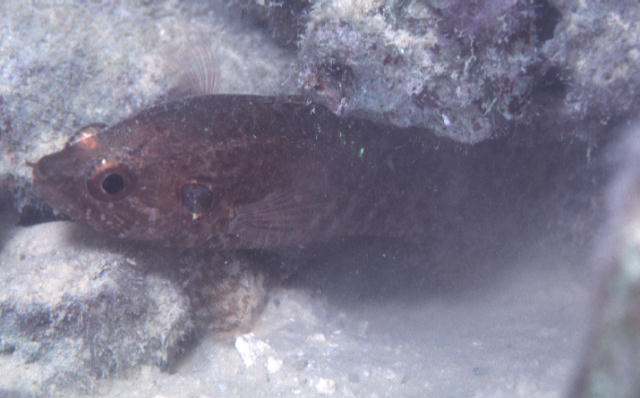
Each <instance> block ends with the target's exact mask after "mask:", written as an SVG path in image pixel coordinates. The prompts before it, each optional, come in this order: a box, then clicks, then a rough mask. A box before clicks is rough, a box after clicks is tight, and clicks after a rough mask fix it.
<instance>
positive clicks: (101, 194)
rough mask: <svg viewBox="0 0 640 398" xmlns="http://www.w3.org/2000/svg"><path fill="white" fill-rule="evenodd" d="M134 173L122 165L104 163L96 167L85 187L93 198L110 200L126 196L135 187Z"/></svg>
mask: <svg viewBox="0 0 640 398" xmlns="http://www.w3.org/2000/svg"><path fill="white" fill-rule="evenodd" d="M135 183H136V179H135V176H134V174H133V173H132V172H131V171H130V170H129V169H128V168H127V167H126V166H124V165H121V164H115V165H114V164H108V163H107V164H106V165H103V166H101V167H98V168H97V169H96V170H95V171H94V172H93V173H92V174H91V177H89V179H88V180H87V189H88V191H89V193H90V194H91V196H93V197H94V198H96V199H98V200H101V201H105V202H110V201H114V200H118V199H122V198H124V197H126V196H128V195H129V194H130V193H131V192H133V189H134V187H135Z"/></svg>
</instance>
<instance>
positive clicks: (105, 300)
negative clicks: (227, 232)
mask: <svg viewBox="0 0 640 398" xmlns="http://www.w3.org/2000/svg"><path fill="white" fill-rule="evenodd" d="M14 232H15V233H14V234H13V236H11V237H10V238H9V239H8V240H7V241H6V243H5V245H4V247H3V250H2V252H0V268H1V272H0V369H2V373H3V377H2V378H1V379H0V383H1V384H0V389H7V390H17V391H25V392H26V393H29V394H40V393H45V394H53V393H54V392H55V391H60V389H64V388H69V389H72V390H74V391H77V390H78V389H79V390H81V391H84V392H88V391H91V390H92V387H93V384H94V381H95V379H96V378H101V377H112V376H125V375H127V374H128V373H129V371H130V370H132V369H135V368H137V367H138V366H140V365H142V364H150V365H155V366H158V367H160V368H162V369H164V370H171V369H173V368H174V367H175V366H176V364H177V362H178V361H179V359H180V358H181V356H182V354H183V353H184V352H185V350H186V349H188V348H189V343H191V342H193V341H194V339H195V338H197V337H199V336H200V335H202V334H203V333H205V332H206V331H208V330H211V329H215V330H229V329H232V328H234V327H240V326H242V325H246V324H247V323H248V322H250V320H251V319H252V316H253V314H255V313H256V311H257V310H258V309H259V308H261V305H262V301H263V300H264V294H265V289H264V286H263V284H262V282H263V279H262V278H261V277H260V276H259V275H258V274H253V273H251V272H252V271H250V270H248V269H247V263H246V262H244V263H243V262H241V261H240V260H238V259H237V258H231V257H227V258H223V257H221V256H218V255H213V254H206V255H205V254H200V255H195V254H191V255H185V254H182V255H176V254H175V253H174V254H172V253H171V252H169V251H167V250H158V249H155V248H146V247H137V246H135V245H131V244H129V243H126V242H122V241H104V240H103V237H102V236H101V235H99V234H95V233H92V232H90V231H87V230H85V229H84V228H81V227H79V226H77V225H75V224H71V223H67V222H56V223H46V224H40V225H37V226H33V227H29V228H19V229H16V230H15V231H14Z"/></svg>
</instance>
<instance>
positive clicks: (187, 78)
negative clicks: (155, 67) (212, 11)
mask: <svg viewBox="0 0 640 398" xmlns="http://www.w3.org/2000/svg"><path fill="white" fill-rule="evenodd" d="M216 58H217V57H216V51H215V49H213V48H211V47H210V46H207V45H204V44H203V45H196V46H193V47H190V48H188V49H185V48H182V49H178V50H175V51H172V52H171V54H170V55H168V56H167V60H168V61H167V72H168V74H169V76H170V77H171V87H170V88H169V91H168V92H167V95H166V99H167V100H178V99H182V98H187V97H195V96H199V95H211V94H215V92H216V81H217V80H218V75H219V71H218V68H217V64H216V62H215V60H216Z"/></svg>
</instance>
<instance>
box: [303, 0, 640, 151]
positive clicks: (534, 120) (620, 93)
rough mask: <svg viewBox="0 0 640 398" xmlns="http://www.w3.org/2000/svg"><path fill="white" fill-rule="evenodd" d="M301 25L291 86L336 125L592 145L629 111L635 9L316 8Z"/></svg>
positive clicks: (536, 1)
mask: <svg viewBox="0 0 640 398" xmlns="http://www.w3.org/2000/svg"><path fill="white" fill-rule="evenodd" d="M306 18H308V25H307V29H306V31H305V33H304V34H303V35H302V36H301V39H300V54H299V64H300V65H299V66H300V73H299V85H300V86H301V87H304V88H305V89H307V90H309V91H310V92H311V93H312V94H313V96H314V97H315V99H316V100H317V101H319V102H322V103H323V104H325V105H327V106H328V107H330V108H331V109H332V110H334V111H335V112H338V113H342V114H363V115H367V116H369V117H373V118H376V119H379V120H382V121H385V122H390V123H393V124H396V125H400V126H408V125H412V126H423V127H425V128H427V129H429V130H431V131H433V132H435V133H436V134H438V135H440V136H446V137H450V138H452V139H454V140H458V141H461V142H467V143H476V142H479V141H482V140H485V139H489V138H492V137H495V136H497V135H500V134H505V133H510V132H512V131H514V130H515V131H516V132H517V133H520V134H538V133H539V132H540V130H541V129H542V130H549V129H551V130H553V133H554V134H556V135H558V136H559V137H562V136H567V135H577V136H580V137H582V138H585V139H594V138H597V136H598V135H600V134H606V128H607V126H609V127H610V126H611V124H612V122H615V121H617V120H619V119H620V118H624V117H625V116H627V115H629V114H631V113H632V112H633V111H635V110H637V109H638V103H639V101H638V93H639V87H640V74H639V73H638V72H639V68H640V63H639V62H638V60H639V57H640V23H639V21H640V5H639V4H638V3H637V2H632V1H614V2H601V1H554V0H497V1H495V0H494V1H489V0H475V1H462V0H453V1H449V0H447V1H420V0H410V1H341V0H321V1H317V2H315V3H314V4H313V6H312V7H311V8H310V12H309V14H308V16H306Z"/></svg>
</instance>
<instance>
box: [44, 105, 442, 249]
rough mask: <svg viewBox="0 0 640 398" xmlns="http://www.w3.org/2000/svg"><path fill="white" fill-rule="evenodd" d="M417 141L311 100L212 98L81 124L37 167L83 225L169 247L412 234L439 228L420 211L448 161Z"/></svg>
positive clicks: (47, 193)
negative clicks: (427, 154)
mask: <svg viewBox="0 0 640 398" xmlns="http://www.w3.org/2000/svg"><path fill="white" fill-rule="evenodd" d="M396 130H397V129H396ZM414 136H415V135H414V134H411V133H410V132H409V131H407V130H402V129H400V130H398V131H394V132H393V133H391V132H389V129H387V128H384V127H381V126H379V125H377V124H375V123H372V122H368V121H365V120H361V119H345V118H339V117H337V116H335V115H334V114H332V113H331V112H329V111H328V110H327V109H326V108H324V107H322V106H319V105H316V104H313V103H311V102H310V101H307V100H305V99H303V98H300V97H266V96H251V95H205V96H198V97H190V98H186V99H183V100H179V101H176V102H169V103H166V104H162V105H159V106H155V107H152V108H149V109H146V110H144V111H142V112H140V113H138V114H137V115H135V116H133V117H131V118H128V119H125V120H123V121H121V122H119V123H116V124H114V125H113V126H111V127H105V126H102V125H90V126H87V127H85V128H83V129H81V130H80V131H79V132H77V133H76V134H75V135H74V136H73V137H72V138H71V139H70V140H69V142H68V144H67V146H66V147H65V148H64V149H63V150H61V151H59V152H56V153H54V154H51V155H47V156H45V157H43V158H42V159H40V160H39V161H38V162H37V164H36V165H35V167H34V185H35V189H36V192H37V193H38V194H39V196H40V197H42V198H43V199H44V200H45V201H46V202H48V203H49V204H50V205H51V206H52V207H53V208H55V209H56V210H58V211H60V212H62V213H65V214H67V215H69V216H70V217H71V218H72V219H75V220H79V221H84V222H86V223H88V224H89V225H91V226H92V227H94V228H95V229H98V230H102V231H106V232H109V233H111V234H114V235H117V236H119V237H122V238H128V239H133V240H139V241H147V242H156V243H160V244H162V245H164V246H172V247H198V248H216V249H239V248H278V247H301V246H306V245H308V244H310V243H314V242H322V241H329V240H333V239H339V238H342V237H348V236H355V235H377V236H396V237H403V236H409V235H415V234H424V233H425V229H428V225H427V224H428V217H422V216H421V217H420V220H417V219H415V217H416V216H415V214H424V212H425V209H427V208H429V207H431V206H430V203H429V201H430V200H431V199H433V198H432V196H434V195H435V196H437V195H438V192H439V191H440V190H441V188H442V187H441V185H442V184H441V183H438V181H435V180H420V179H419V178H418V179H416V177H415V175H417V173H416V171H417V170H418V169H421V170H422V173H419V174H420V175H428V173H427V174H425V173H424V171H425V170H424V169H425V168H427V169H428V168H431V167H432V168H437V167H438V165H437V162H436V161H435V160H434V161H429V159H428V157H427V158H425V157H424V156H421V154H423V153H424V143H420V144H418V143H416V142H415V141H414V140H412V137H414ZM433 145H434V147H435V146H436V145H437V146H438V147H439V146H440V145H443V146H446V145H447V144H443V143H442V142H440V141H438V143H437V144H436V143H434V144H433ZM430 150H431V151H433V148H430ZM443 150H444V149H443ZM418 159H422V160H421V161H420V162H418ZM426 171H429V170H426ZM434 175H440V176H442V175H443V173H441V172H440V173H435V174H434ZM412 218H413V220H412Z"/></svg>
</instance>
